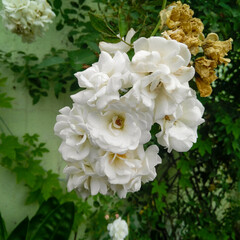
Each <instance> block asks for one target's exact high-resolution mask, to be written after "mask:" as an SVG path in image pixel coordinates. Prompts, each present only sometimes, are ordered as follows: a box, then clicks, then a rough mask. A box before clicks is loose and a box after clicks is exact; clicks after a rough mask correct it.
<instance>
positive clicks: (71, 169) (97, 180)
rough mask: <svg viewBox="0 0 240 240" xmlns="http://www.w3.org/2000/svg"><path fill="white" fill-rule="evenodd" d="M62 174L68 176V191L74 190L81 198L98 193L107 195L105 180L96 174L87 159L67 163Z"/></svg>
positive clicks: (106, 182)
mask: <svg viewBox="0 0 240 240" xmlns="http://www.w3.org/2000/svg"><path fill="white" fill-rule="evenodd" d="M63 172H64V173H65V174H67V176H68V183H67V188H68V191H72V190H75V191H76V193H77V194H78V195H79V196H81V197H82V198H86V197H88V196H89V195H96V194H98V193H101V194H103V195H106V194H109V186H108V185H109V183H108V181H107V178H106V177H102V176H99V175H97V174H96V172H95V170H94V169H93V167H92V164H91V160H89V159H85V160H84V161H79V162H76V163H71V164H70V163H69V164H68V165H67V166H66V167H65V168H64V170H63ZM110 193H111V190H110Z"/></svg>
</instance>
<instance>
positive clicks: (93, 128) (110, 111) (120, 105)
mask: <svg viewBox="0 0 240 240" xmlns="http://www.w3.org/2000/svg"><path fill="white" fill-rule="evenodd" d="M86 122H87V127H88V131H89V138H90V140H91V142H92V143H93V144H94V145H96V146H98V147H100V148H102V149H103V150H105V151H110V152H113V153H120V154H121V153H125V152H126V151H128V150H135V149H136V148H137V147H138V145H139V144H144V143H146V142H148V141H149V140H150V138H151V134H150V129H151V126H152V124H153V120H152V115H151V114H150V113H148V112H145V113H144V112H137V111H135V110H134V109H132V108H130V107H129V106H128V105H127V104H126V103H124V102H121V101H119V102H115V103H111V104H109V105H108V107H107V108H106V109H105V110H104V111H101V112H99V111H98V110H97V109H94V108H93V109H92V111H91V112H89V113H88V116H87V119H86Z"/></svg>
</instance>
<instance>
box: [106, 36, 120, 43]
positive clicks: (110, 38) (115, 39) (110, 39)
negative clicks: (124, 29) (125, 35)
mask: <svg viewBox="0 0 240 240" xmlns="http://www.w3.org/2000/svg"><path fill="white" fill-rule="evenodd" d="M102 39H103V41H104V42H109V43H118V42H120V41H121V39H120V38H119V37H118V36H108V35H104V34H102Z"/></svg>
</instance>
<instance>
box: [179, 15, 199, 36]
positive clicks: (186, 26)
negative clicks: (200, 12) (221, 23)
mask: <svg viewBox="0 0 240 240" xmlns="http://www.w3.org/2000/svg"><path fill="white" fill-rule="evenodd" d="M181 28H182V29H183V31H184V32H185V33H186V34H187V35H188V34H190V35H191V36H195V37H199V34H201V33H202V31H203V29H204V26H203V23H202V21H201V20H200V19H199V18H192V19H189V20H188V21H185V22H182V24H181Z"/></svg>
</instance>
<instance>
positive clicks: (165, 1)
mask: <svg viewBox="0 0 240 240" xmlns="http://www.w3.org/2000/svg"><path fill="white" fill-rule="evenodd" d="M166 4H167V0H163V2H162V9H161V10H163V9H165V7H166ZM160 24H161V18H160V17H159V21H158V23H157V25H156V27H155V28H154V30H153V32H152V34H151V37H152V36H154V35H155V34H156V32H157V31H158V30H159V27H160Z"/></svg>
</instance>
